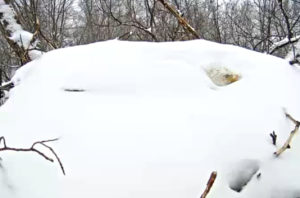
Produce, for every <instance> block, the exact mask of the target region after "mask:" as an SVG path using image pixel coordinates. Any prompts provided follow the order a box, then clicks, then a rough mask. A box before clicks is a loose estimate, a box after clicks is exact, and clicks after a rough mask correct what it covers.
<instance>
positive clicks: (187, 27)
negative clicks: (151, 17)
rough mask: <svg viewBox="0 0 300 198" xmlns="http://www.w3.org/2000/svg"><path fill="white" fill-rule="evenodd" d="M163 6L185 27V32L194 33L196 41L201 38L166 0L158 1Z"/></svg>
mask: <svg viewBox="0 0 300 198" xmlns="http://www.w3.org/2000/svg"><path fill="white" fill-rule="evenodd" d="M158 1H159V2H160V3H161V4H163V5H164V6H165V8H167V9H168V10H169V11H170V12H171V13H172V14H173V15H174V16H175V17H176V18H177V20H178V22H179V23H180V24H181V25H182V26H183V27H184V30H185V31H186V32H187V31H188V32H190V33H192V35H193V36H194V37H195V38H196V39H200V36H199V35H198V34H197V32H196V31H195V29H194V28H193V27H192V26H191V25H190V24H189V23H188V22H187V21H186V20H185V19H184V18H183V17H182V16H181V14H180V13H179V12H178V11H177V10H176V9H175V8H173V7H172V6H171V5H169V4H168V3H167V2H166V1H165V0H158Z"/></svg>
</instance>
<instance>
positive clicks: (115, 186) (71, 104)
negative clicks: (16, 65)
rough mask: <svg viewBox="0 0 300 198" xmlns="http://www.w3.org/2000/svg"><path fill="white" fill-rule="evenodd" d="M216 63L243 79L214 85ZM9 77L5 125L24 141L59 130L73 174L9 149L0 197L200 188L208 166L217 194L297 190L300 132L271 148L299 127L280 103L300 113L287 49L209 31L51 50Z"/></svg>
mask: <svg viewBox="0 0 300 198" xmlns="http://www.w3.org/2000/svg"><path fill="white" fill-rule="evenodd" d="M214 68H216V69H217V70H218V71H225V73H224V74H222V75H221V76H223V77H224V76H225V78H226V79H228V78H230V77H231V76H238V78H235V80H233V81H230V83H225V86H217V85H216V84H214V80H213V79H211V76H208V75H207V72H206V71H208V70H209V71H212V69H214ZM220 68H225V69H220ZM227 71H228V72H229V74H228V73H226V72H227ZM213 76H215V75H213ZM217 76H220V75H217ZM13 81H14V82H15V83H17V84H18V85H17V86H16V87H15V88H14V89H13V90H12V91H11V93H10V99H9V100H8V101H7V102H6V104H5V105H4V106H2V107H1V108H0V126H1V136H5V138H6V141H7V145H9V146H10V147H17V148H28V147H30V146H31V145H32V143H33V142H35V141H38V140H47V139H51V138H60V139H59V141H56V142H53V143H51V144H50V145H51V146H52V148H53V149H54V150H55V151H56V153H57V154H58V155H59V157H60V158H61V160H62V162H63V164H64V167H65V169H66V176H64V175H62V173H61V170H60V167H59V165H58V163H57V162H56V161H55V162H54V163H50V162H48V161H46V160H45V159H43V158H42V157H41V156H39V155H37V154H36V153H22V152H12V151H10V152H8V151H3V152H0V157H1V158H2V160H1V162H0V163H1V166H0V197H5V198H11V197H12V198H38V197H39V198H40V197H49V198H50V197H51V198H54V197H55V198H58V197H62V198H63V197H74V198H79V197H88V198H96V197H97V198H99V197H103V198H104V197H105V198H148V197H149V198H150V197H151V198H152V197H156V198H168V197H170V198H196V197H200V195H201V193H202V192H203V191H204V189H205V187H206V182H207V180H208V177H209V175H210V173H211V172H212V171H217V172H218V176H217V179H216V182H215V183H214V186H213V188H212V190H211V192H210V193H209V197H222V198H232V197H248V198H250V197H261V198H269V197H272V198H273V197H274V198H275V197H276V198H283V197H285V198H286V197H291V198H294V197H299V194H300V181H299V180H300V160H299V152H300V139H299V137H298V136H295V139H294V140H293V142H292V145H291V149H289V150H287V151H285V152H284V153H283V154H282V155H281V156H280V157H279V158H275V157H274V155H273V153H274V152H275V151H276V150H277V149H278V148H279V147H280V146H281V145H283V143H284V142H285V140H286V139H287V137H288V135H289V133H290V131H291V130H292V129H293V127H294V124H293V123H292V122H291V121H289V120H288V119H287V118H286V117H285V114H284V109H285V110H286V111H288V112H289V113H290V114H291V115H293V117H295V118H296V119H298V120H299V119H300V110H299V109H300V108H299V104H298V103H299V101H300V93H299V90H300V71H299V69H298V68H296V67H291V66H290V65H289V64H288V63H287V62H286V61H285V60H282V59H279V58H275V57H273V56H269V55H265V54H259V53H256V52H252V51H248V50H245V49H241V48H239V47H234V46H230V45H221V44H216V43H211V42H207V41H203V40H197V41H188V42H173V43H145V42H123V41H122V42H121V41H117V40H113V41H107V42H101V43H96V44H91V45H86V46H79V47H72V48H67V49H59V50H55V51H52V52H49V53H47V54H44V55H43V56H42V57H41V58H39V59H37V60H35V61H33V62H31V63H29V64H27V65H26V66H24V67H23V68H21V69H20V70H19V71H18V72H17V73H16V75H15V76H14V78H13ZM272 131H275V132H276V134H277V135H278V140H277V146H274V145H272V140H271V137H270V136H269V134H270V133H271V132H272ZM45 152H47V151H45ZM47 154H48V155H50V156H51V153H47Z"/></svg>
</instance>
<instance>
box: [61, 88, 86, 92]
mask: <svg viewBox="0 0 300 198" xmlns="http://www.w3.org/2000/svg"><path fill="white" fill-rule="evenodd" d="M64 91H67V92H85V90H84V89H75V88H72V89H71V88H64Z"/></svg>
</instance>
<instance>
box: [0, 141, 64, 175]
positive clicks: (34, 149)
mask: <svg viewBox="0 0 300 198" xmlns="http://www.w3.org/2000/svg"><path fill="white" fill-rule="evenodd" d="M57 140H58V138H55V139H50V140H43V141H37V142H34V143H33V144H32V146H31V147H30V148H12V147H8V146H7V144H6V140H5V138H4V137H3V136H2V137H0V145H1V143H2V145H3V147H1V148H0V152H1V151H16V152H35V153H37V154H39V155H40V156H42V157H43V158H44V159H46V160H48V161H50V162H54V160H53V159H52V158H50V157H48V156H47V155H46V154H44V153H43V152H41V151H39V150H38V149H36V148H35V146H36V145H38V144H40V145H42V146H44V147H46V148H47V149H49V150H50V151H51V153H52V154H53V155H54V156H55V158H56V160H57V161H58V163H59V166H60V168H61V170H62V172H63V174H64V175H65V174H66V173H65V169H64V166H63V164H62V162H61V160H60V158H59V157H58V155H57V154H56V152H55V151H54V150H53V148H52V147H50V146H48V145H47V144H46V143H48V142H54V141H57Z"/></svg>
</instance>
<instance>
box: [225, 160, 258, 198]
mask: <svg viewBox="0 0 300 198" xmlns="http://www.w3.org/2000/svg"><path fill="white" fill-rule="evenodd" d="M258 170H259V161H258V160H252V159H245V160H241V161H240V162H238V163H237V164H235V165H234V166H233V167H232V171H231V172H230V174H229V187H230V188H231V189H232V190H234V191H236V192H241V191H242V190H243V188H244V187H245V186H246V185H247V184H248V183H249V181H250V180H251V179H252V177H253V175H255V174H256V173H257V171H258Z"/></svg>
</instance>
